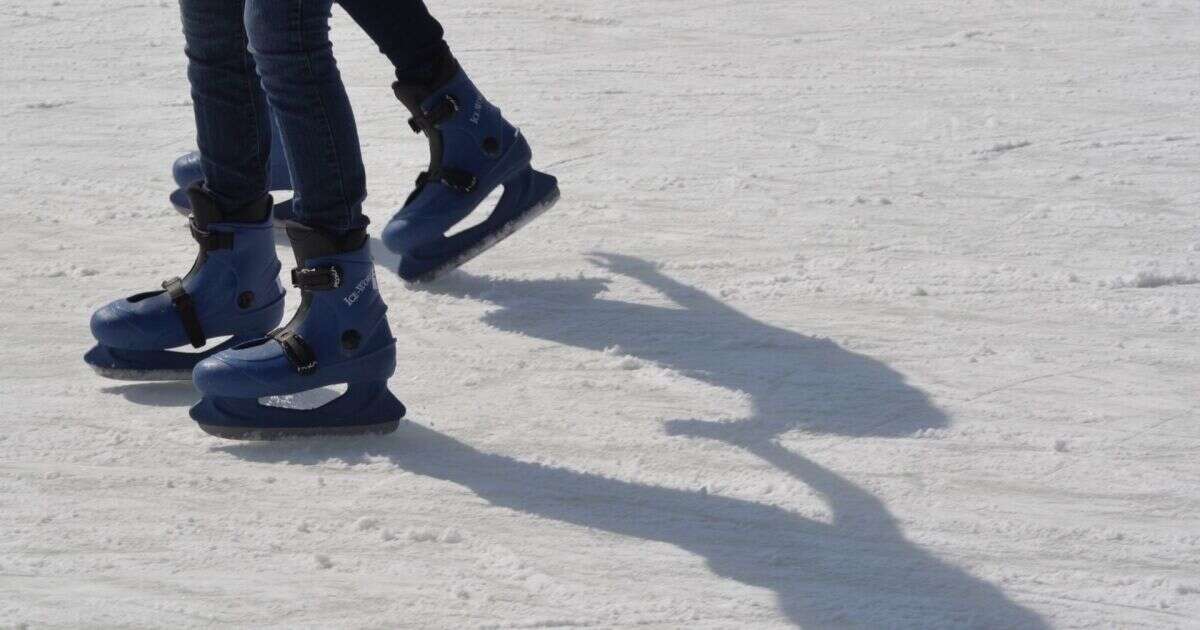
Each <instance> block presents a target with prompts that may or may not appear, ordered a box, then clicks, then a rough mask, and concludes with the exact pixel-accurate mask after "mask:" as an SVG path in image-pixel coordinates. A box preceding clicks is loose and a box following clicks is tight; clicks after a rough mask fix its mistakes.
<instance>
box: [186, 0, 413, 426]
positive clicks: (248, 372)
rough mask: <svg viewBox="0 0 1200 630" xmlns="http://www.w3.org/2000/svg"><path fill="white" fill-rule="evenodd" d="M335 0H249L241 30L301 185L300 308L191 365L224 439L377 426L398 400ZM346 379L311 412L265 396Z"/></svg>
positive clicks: (200, 408)
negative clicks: (335, 42) (277, 324)
mask: <svg viewBox="0 0 1200 630" xmlns="http://www.w3.org/2000/svg"><path fill="white" fill-rule="evenodd" d="M330 5H331V2H330V0H293V1H291V2H287V3H284V2H280V1H279V0H248V2H247V7H246V27H247V31H248V32H249V36H250V50H251V52H252V53H253V54H254V56H255V59H256V60H257V62H258V68H259V71H260V74H261V76H262V78H263V87H264V89H265V90H266V92H267V96H268V100H269V101H270V103H271V107H272V109H273V110H274V112H275V115H276V120H277V121H278V123H279V126H280V130H281V131H282V134H283V146H284V151H285V152H286V153H287V156H288V162H289V164H290V165H291V171H292V175H293V180H294V182H295V185H296V203H295V210H296V214H297V218H298V221H299V222H298V223H290V224H288V229H287V232H288V238H289V239H290V240H291V242H292V248H293V250H294V252H295V255H296V263H297V267H296V268H295V269H293V270H292V283H293V284H294V285H295V286H296V287H298V288H299V289H300V291H301V296H302V297H301V302H300V308H299V309H298V310H297V311H296V314H295V315H294V316H293V317H292V320H291V321H290V322H288V323H287V324H286V325H285V326H284V327H282V328H280V329H277V330H275V331H273V332H271V333H270V334H269V335H268V336H267V337H265V338H263V339H260V340H258V341H255V342H251V343H247V344H242V345H239V346H237V347H234V348H231V349H229V350H226V351H224V352H221V353H219V354H216V355H214V356H212V357H209V358H206V359H205V360H204V361H202V362H200V364H199V365H197V366H196V369H195V372H194V373H193V380H194V383H195V385H196V387H197V389H199V390H200V391H201V393H203V394H204V398H203V399H202V400H201V401H200V402H199V403H197V404H196V406H195V407H193V408H192V411H191V415H192V417H193V418H194V419H195V420H196V421H197V422H199V423H200V426H201V427H202V428H203V429H204V430H205V431H207V432H209V433H212V434H214V435H218V436H221V437H227V438H239V439H251V438H277V437H283V436H291V435H313V434H334V433H336V434H344V433H380V432H387V431H391V430H394V429H395V428H396V426H397V424H398V422H399V419H400V418H401V417H402V416H403V415H404V406H403V405H401V404H400V402H399V401H398V400H396V399H395V397H394V396H392V394H391V392H389V391H388V388H387V380H388V378H389V377H390V376H391V375H392V374H393V373H394V372H395V369H396V350H395V339H393V338H392V334H391V330H390V329H389V327H388V323H387V318H386V316H385V314H386V312H387V307H386V306H385V305H384V303H383V299H382V297H381V296H380V295H379V290H378V286H377V285H376V282H375V273H374V265H373V263H372V261H371V254H370V250H369V247H368V244H367V241H368V239H367V234H366V229H365V226H366V224H367V220H366V217H364V216H363V215H362V212H361V210H360V205H361V202H362V199H363V197H364V196H365V195H366V190H365V184H364V181H363V180H364V177H363V167H362V158H361V156H360V155H359V147H358V136H357V133H356V131H355V128H354V116H353V114H352V113H351V111H350V103H349V101H348V99H347V98H346V93H345V89H344V87H343V86H342V82H341V77H340V76H339V74H338V71H337V65H336V62H335V61H334V58H333V54H332V51H331V46H330V43H329V25H328V22H329V9H330ZM339 384H345V385H346V386H347V389H346V391H345V392H344V393H343V394H342V395H341V396H339V397H338V398H337V399H335V400H334V401H331V402H327V403H326V404H324V405H321V406H320V407H318V408H316V409H310V410H298V409H288V408H279V407H273V406H271V405H270V404H269V403H267V402H263V400H264V399H270V398H271V397H278V396H290V395H293V394H299V393H302V392H306V391H309V390H313V389H315V388H322V387H326V386H331V385H339Z"/></svg>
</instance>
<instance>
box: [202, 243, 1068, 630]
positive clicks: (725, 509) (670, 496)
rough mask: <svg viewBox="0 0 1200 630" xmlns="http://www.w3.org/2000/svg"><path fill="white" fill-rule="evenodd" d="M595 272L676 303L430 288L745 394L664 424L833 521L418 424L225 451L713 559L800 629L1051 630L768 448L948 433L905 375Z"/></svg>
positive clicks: (511, 288) (620, 265)
mask: <svg viewBox="0 0 1200 630" xmlns="http://www.w3.org/2000/svg"><path fill="white" fill-rule="evenodd" d="M596 262H597V263H598V264H601V265H603V266H604V267H605V268H607V269H609V270H610V271H612V272H614V273H619V274H624V275H627V276H629V277H631V278H635V279H637V280H638V281H640V282H642V283H644V284H646V285H647V286H649V287H653V288H655V289H656V290H658V291H660V292H662V293H663V294H664V295H665V296H666V297H668V298H669V299H671V300H672V301H673V302H674V303H675V305H676V307H658V306H647V305H642V304H633V303H628V302H621V301H615V300H607V299H602V298H599V297H597V296H598V295H599V294H600V292H601V291H602V290H603V288H604V286H605V284H606V283H605V281H603V280H599V279H580V280H545V281H509V280H500V279H489V278H480V277H475V276H470V275H467V274H464V273H458V274H455V275H454V276H452V277H450V278H447V279H446V280H445V281H443V282H440V283H439V284H438V285H436V286H435V287H434V288H433V289H431V290H433V291H436V292H439V293H442V294H448V295H456V296H462V297H467V296H471V297H478V298H480V299H483V300H486V301H488V302H491V303H493V304H495V305H497V306H499V307H500V309H499V310H497V311H493V312H491V313H489V314H488V315H487V316H486V317H485V321H487V323H489V324H491V325H492V326H495V327H496V328H498V329H501V330H505V331H510V332H515V333H521V334H525V335H530V336H533V337H537V338H541V339H546V340H550V341H555V342H559V343H565V344H570V345H574V346H578V347H582V348H589V349H593V350H603V349H605V348H609V347H611V346H614V345H617V346H620V348H621V351H622V352H623V353H626V354H630V355H633V356H637V357H640V358H642V359H645V360H650V361H654V362H656V363H658V364H659V365H662V366H664V367H670V368H672V369H674V370H677V371H678V372H680V373H682V374H685V375H687V376H689V377H692V378H697V379H700V380H702V381H705V382H708V383H711V384H713V385H716V386H719V387H723V388H727V389H731V390H740V391H742V392H745V393H746V394H747V396H748V397H749V399H750V400H751V401H752V403H751V404H752V407H753V411H752V413H751V415H750V417H748V418H745V419H743V420H739V421H734V422H705V421H701V420H682V421H673V422H669V423H668V424H667V431H668V432H670V433H671V434H674V435H680V436H688V437H694V438H704V439H715V440H720V441H722V442H725V443H728V444H731V445H734V446H736V447H738V448H742V449H746V450H747V451H748V452H750V453H752V454H754V455H756V456H758V457H760V458H762V459H763V460H765V461H766V462H769V463H770V464H771V465H772V466H774V467H776V468H777V469H779V470H780V471H782V472H784V473H786V474H788V475H790V476H792V477H793V478H795V479H797V480H799V481H801V482H803V483H804V484H806V485H807V486H808V487H809V488H811V489H812V490H813V491H814V492H816V493H818V494H819V495H820V496H821V498H822V499H823V500H824V502H825V503H826V505H827V507H828V510H829V512H830V514H831V517H830V518H829V519H828V522H826V521H824V520H815V519H809V518H805V517H802V516H799V515H797V514H795V513H792V512H789V511H787V510H784V509H782V508H779V507H775V506H771V505H764V504H760V503H755V502H752V501H745V500H742V499H735V498H729V497H723V496H719V495H712V494H704V493H700V492H692V491H687V490H679V489H674V488H667V487H660V486H653V485H644V484H639V483H633V482H628V481H621V480H616V479H609V478H606V477H602V476H597V475H590V474H586V473H582V472H578V471H573V470H569V469H566V468H558V467H551V466H544V465H540V464H535V463H530V462H524V461H520V460H516V459H513V458H509V457H505V456H503V455H499V454H494V453H485V452H481V451H479V450H477V449H475V448H473V447H471V446H470V445H468V444H465V443H463V442H461V441H458V440H456V439H454V438H453V437H450V436H448V435H445V434H441V433H438V432H436V431H433V430H432V429H429V428H427V427H425V426H422V425H420V424H417V423H410V424H407V425H405V426H403V427H402V428H401V430H400V431H399V432H397V433H396V434H395V435H394V436H393V437H392V438H389V439H384V440H378V439H376V440H366V439H362V440H338V441H330V442H299V443H296V442H292V443H281V444H239V445H231V446H223V447H219V448H220V450H223V451H225V452H228V453H231V454H234V455H236V456H238V457H242V458H245V459H248V460H253V461H267V462H286V463H290V464H301V465H303V464H315V463H319V462H322V461H325V460H329V459H338V460H342V461H346V462H350V463H352V464H353V463H360V462H361V463H367V462H371V461H376V458H377V457H380V456H383V457H387V458H389V459H390V460H391V461H392V462H394V464H395V465H396V466H397V467H399V468H401V469H403V470H407V471H410V472H412V473H415V474H420V475H425V476H428V477H432V478H436V479H442V480H445V481H449V482H451V483H455V484H459V485H461V486H464V487H466V488H468V489H470V490H471V491H472V492H474V493H475V494H476V495H478V496H479V497H481V498H483V499H485V500H487V501H488V502H489V503H491V504H492V505H495V506H501V507H505V508H508V509H512V510H518V511H522V512H525V513H528V514H532V515H536V516H539V517H542V518H548V519H554V520H558V521H562V522H565V523H570V524H574V525H578V526H581V527H589V528H595V529H600V530H604V531H609V532H612V533H615V534H618V535H622V536H629V537H634V538H639V539H643V540H648V541H657V542H663V543H667V544H671V545H674V546H676V547H679V548H681V549H684V550H687V551H689V552H691V553H695V554H697V555H699V556H701V557H703V558H705V560H706V562H707V566H708V567H709V568H710V569H711V570H712V571H713V573H714V574H716V575H718V576H720V577H723V578H727V579H732V580H736V581H738V582H740V583H742V584H746V585H748V586H754V587H760V588H766V589H770V590H771V591H773V592H774V593H775V594H776V596H777V599H778V603H779V606H780V609H781V610H782V611H783V613H784V614H785V615H786V616H787V617H788V619H789V620H791V621H792V622H794V623H795V624H797V625H800V626H803V627H829V626H835V627H903V628H942V627H954V628H963V627H975V628H1042V627H1045V624H1044V622H1043V621H1042V620H1041V619H1040V618H1039V617H1038V616H1037V615H1036V614H1035V613H1033V612H1032V611H1030V610H1028V609H1026V608H1024V607H1022V606H1020V605H1019V604H1017V603H1015V602H1013V601H1011V600H1009V599H1008V598H1007V597H1006V596H1005V595H1004V594H1003V593H1002V592H1001V591H1000V590H999V589H997V588H996V587H995V586H993V585H991V584H988V583H986V582H984V581H982V580H980V579H978V578H976V577H974V576H972V575H970V574H968V573H967V572H965V571H963V570H961V569H959V568H957V567H954V566H951V565H949V564H947V563H945V562H943V561H941V560H939V559H938V558H936V557H934V556H933V555H931V554H929V553H928V552H926V551H924V550H922V549H921V548H920V547H918V546H917V545H915V544H913V543H912V542H910V541H908V540H907V539H906V537H905V536H904V534H903V532H902V531H901V530H900V528H899V526H898V524H897V523H896V521H895V518H894V517H893V516H892V515H891V513H890V512H889V511H888V510H887V508H886V506H884V505H883V503H882V502H881V501H880V500H879V499H877V498H876V497H874V496H873V495H871V494H870V493H869V492H866V491H865V490H863V489H862V488H859V487H858V486H856V485H854V484H852V483H850V482H849V481H847V480H846V479H843V478H842V477H840V476H838V475H837V474H835V473H833V472H832V471H830V470H828V469H826V468H823V467H822V466H819V465H818V464H816V463H814V462H813V461H812V460H810V459H808V458H806V457H804V456H802V455H800V454H798V453H795V452H793V451H791V450H789V449H787V448H784V447H783V446H782V445H781V444H780V443H779V442H778V440H777V439H775V438H777V437H778V436H779V435H781V434H783V433H785V432H788V431H792V430H803V431H807V432H810V433H818V432H819V433H831V434H838V435H848V436H876V437H894V436H902V435H908V434H910V433H912V432H913V431H916V430H918V429H922V428H930V427H942V426H945V425H946V424H947V419H946V417H945V415H944V414H943V413H942V412H940V411H939V410H938V409H937V408H936V407H934V406H933V405H932V404H931V403H930V401H929V400H928V399H927V397H926V396H925V395H924V394H923V393H921V392H920V391H919V390H917V389H915V388H913V387H911V386H909V385H907V384H906V383H905V382H904V378H903V376H901V375H900V374H899V373H897V372H895V371H894V370H892V369H890V368H888V367H887V366H885V365H883V364H882V363H880V362H878V361H876V360H874V359H871V358H870V357H867V356H864V355H860V354H856V353H853V352H849V351H847V350H844V349H842V348H840V347H839V346H837V345H836V344H834V343H832V342H830V341H828V340H823V339H816V338H811V337H807V336H804V335H800V334H798V333H795V332H792V331H789V330H786V329H783V328H779V327H775V326H771V325H768V324H764V323H762V322H758V321H756V320H754V319H752V318H750V317H748V316H746V315H744V314H742V313H740V312H738V311H737V310H735V309H732V308H730V307H728V306H727V305H725V304H723V303H721V302H720V301H718V300H715V299H713V298H712V297H711V296H709V295H707V294H706V293H704V292H702V291H699V290H697V289H694V288H692V287H688V286H685V285H683V284H681V283H679V282H677V281H675V280H673V279H671V278H669V277H667V276H666V275H664V274H663V273H661V271H660V270H658V269H657V268H656V267H655V266H654V265H652V264H649V263H647V262H645V261H642V260H640V259H636V258H631V257H627V256H615V255H603V256H597V258H596ZM564 570H565V569H564ZM681 597H683V596H681Z"/></svg>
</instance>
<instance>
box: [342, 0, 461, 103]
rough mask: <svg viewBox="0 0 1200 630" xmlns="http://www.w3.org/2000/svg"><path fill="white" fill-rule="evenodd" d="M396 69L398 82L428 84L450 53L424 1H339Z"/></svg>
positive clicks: (440, 30)
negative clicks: (442, 60) (444, 57)
mask: <svg viewBox="0 0 1200 630" xmlns="http://www.w3.org/2000/svg"><path fill="white" fill-rule="evenodd" d="M338 4H340V5H342V8H343V9H345V10H346V13H349V14H350V17H351V18H353V19H354V21H355V22H356V23H358V26H359V28H361V29H362V30H363V31H365V32H366V34H367V36H368V37H370V38H371V40H372V41H374V42H375V45H376V46H379V51H380V52H382V53H383V54H384V55H386V56H387V58H388V61H391V62H392V65H393V66H395V68H396V78H397V79H399V80H401V81H405V82H408V83H424V82H425V81H428V80H430V79H432V78H433V75H434V72H435V66H436V64H437V61H438V59H439V58H440V57H442V56H443V55H445V54H447V52H448V51H449V49H448V48H447V47H446V42H445V41H444V40H443V37H444V33H443V31H442V25H441V24H439V23H438V21H437V20H436V19H434V17H433V16H432V15H430V14H429V9H427V8H426V7H425V3H424V2H423V1H422V0H338Z"/></svg>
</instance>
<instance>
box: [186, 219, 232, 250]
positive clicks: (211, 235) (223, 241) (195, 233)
mask: <svg viewBox="0 0 1200 630" xmlns="http://www.w3.org/2000/svg"><path fill="white" fill-rule="evenodd" d="M189 227H191V229H192V238H194V239H196V242H197V243H199V244H200V251H203V252H206V253H207V252H213V251H217V250H219V249H233V232H210V231H208V230H202V229H200V227H199V226H197V225H196V222H195V221H192V222H191V223H190V224H189Z"/></svg>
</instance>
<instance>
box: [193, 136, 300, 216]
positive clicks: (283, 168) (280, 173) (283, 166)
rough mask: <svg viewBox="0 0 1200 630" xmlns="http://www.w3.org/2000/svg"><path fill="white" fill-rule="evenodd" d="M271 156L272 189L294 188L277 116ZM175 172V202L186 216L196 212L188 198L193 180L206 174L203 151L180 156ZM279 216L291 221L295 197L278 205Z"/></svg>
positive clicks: (275, 211)
mask: <svg viewBox="0 0 1200 630" xmlns="http://www.w3.org/2000/svg"><path fill="white" fill-rule="evenodd" d="M270 157H271V159H270V163H269V165H268V167H267V168H268V170H267V180H268V181H267V185H268V186H269V187H270V188H271V190H279V191H289V190H291V189H292V176H291V174H290V173H289V172H288V163H287V155H286V154H285V153H284V152H283V139H282V138H281V137H280V136H279V127H277V126H276V125H275V119H274V118H272V119H271V156H270ZM171 175H172V176H173V177H174V178H175V185H176V186H178V188H176V189H175V191H174V192H172V193H171V205H173V206H175V209H176V210H178V211H179V213H180V214H182V215H184V216H186V215H187V214H188V213H190V212H191V211H192V204H191V201H189V200H188V196H187V188H188V186H191V185H192V183H193V182H198V181H202V180H203V179H204V173H203V172H202V171H201V170H200V152H199V151H192V152H191V153H185V154H183V155H181V156H179V159H177V160H175V163H174V164H172V165H171ZM272 213H273V214H274V216H275V221H276V222H277V223H279V224H282V223H283V222H284V221H291V220H292V219H293V218H295V217H294V215H293V214H292V200H291V199H287V200H284V201H281V202H279V203H277V204H275V208H274V209H273V210H272Z"/></svg>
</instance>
